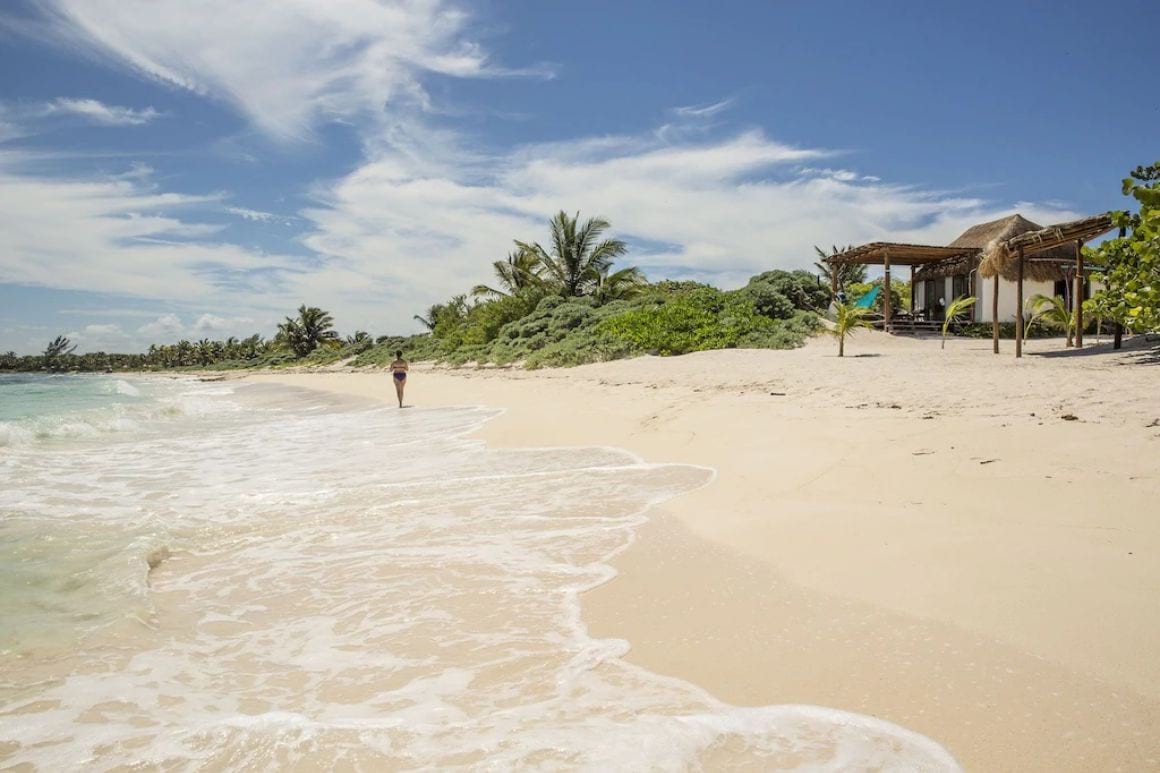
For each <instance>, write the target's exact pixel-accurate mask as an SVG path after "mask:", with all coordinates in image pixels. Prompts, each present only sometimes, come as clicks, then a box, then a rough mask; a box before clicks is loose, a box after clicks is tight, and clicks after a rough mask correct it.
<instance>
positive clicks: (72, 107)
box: [0, 97, 161, 142]
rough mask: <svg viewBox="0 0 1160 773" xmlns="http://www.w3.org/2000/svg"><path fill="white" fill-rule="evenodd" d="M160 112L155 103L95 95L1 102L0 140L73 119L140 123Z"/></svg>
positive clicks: (104, 123) (108, 123) (103, 123)
mask: <svg viewBox="0 0 1160 773" xmlns="http://www.w3.org/2000/svg"><path fill="white" fill-rule="evenodd" d="M160 115H161V113H159V112H158V111H156V110H154V109H153V108H152V107H145V108H140V109H137V108H131V107H121V106H119V105H107V104H105V103H104V102H101V101H99V100H96V99H73V98H69V97H58V98H57V99H53V100H50V101H48V102H0V142H5V141H7V140H13V139H19V138H21V137H29V136H33V135H35V134H37V133H39V132H40V131H42V130H43V129H44V128H46V127H48V128H51V127H53V126H55V125H57V124H59V123H60V122H62V121H68V120H70V119H71V120H74V121H79V122H83V123H87V124H92V125H96V126H110V127H112V126H141V125H143V124H146V123H149V122H150V121H152V120H154V119H155V118H157V117H158V116H160Z"/></svg>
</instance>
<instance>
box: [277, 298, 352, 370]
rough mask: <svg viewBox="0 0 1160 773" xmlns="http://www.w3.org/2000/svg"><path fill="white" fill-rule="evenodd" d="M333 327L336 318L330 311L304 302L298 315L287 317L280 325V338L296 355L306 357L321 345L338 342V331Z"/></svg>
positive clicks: (299, 308)
mask: <svg viewBox="0 0 1160 773" xmlns="http://www.w3.org/2000/svg"><path fill="white" fill-rule="evenodd" d="M333 328H334V318H333V317H331V316H330V314H329V313H327V312H325V311H323V310H322V309H320V308H318V307H317V306H307V305H306V304H302V305H301V306H299V307H298V316H297V317H286V321H285V322H282V323H280V324H279V325H278V339H279V341H280V343H282V345H284V346H285V347H286V348H288V349H290V350H291V351H292V352H294V356H295V357H305V356H306V355H308V354H310V353H311V352H312V351H314V350H315V349H317V348H318V347H319V346H330V345H333V344H335V343H337V342H338V340H339V339H338V333H336V332H334V330H333Z"/></svg>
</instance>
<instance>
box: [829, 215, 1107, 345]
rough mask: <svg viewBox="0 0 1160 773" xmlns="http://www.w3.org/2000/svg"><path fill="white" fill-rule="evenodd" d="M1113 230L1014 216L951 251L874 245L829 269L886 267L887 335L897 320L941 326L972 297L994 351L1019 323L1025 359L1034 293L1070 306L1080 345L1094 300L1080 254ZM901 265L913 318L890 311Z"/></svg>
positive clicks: (1091, 223)
mask: <svg viewBox="0 0 1160 773" xmlns="http://www.w3.org/2000/svg"><path fill="white" fill-rule="evenodd" d="M1110 230H1112V221H1111V216H1110V215H1108V214H1101V215H1094V216H1092V217H1088V218H1084V219H1082V220H1075V221H1070V222H1067V223H1058V224H1056V225H1052V226H1048V227H1046V228H1044V227H1042V226H1040V225H1038V224H1036V223H1033V222H1031V221H1030V220H1028V219H1027V218H1025V217H1023V216H1022V215H1019V214H1015V215H1010V216H1008V217H1004V218H1000V219H998V220H993V221H990V222H987V223H979V224H978V225H974V226H971V227H970V228H968V229H967V230H966V231H964V232H963V233H962V235H960V236H959V237H958V238H957V239H955V240H954V241H952V242H951V243H950V244H948V245H946V246H934V245H919V244H905V243H899V242H872V243H870V244H864V245H862V246H860V247H854V248H851V249H849V250H846V251H845V252H841V253H838V254H837V255H831V256H830V257H828V258H826V259H825V262H826V263H828V264H830V265H831V266H839V265H843V264H849V263H859V264H863V265H881V266H882V267H883V271H884V277H883V285H884V290H885V291H886V292H885V293H884V303H883V327H884V328H885V329H886V330H888V331H891V332H894V331H895V330H896V321H901V320H905V321H906V323H907V324H906V325H905V326H904V327H905V329H911V330H913V329H914V328H915V325H916V324H918V325H923V324H926V325H932V324H934V323H937V322H939V321H940V320H941V319H942V314H943V310H944V309H945V308H946V305H947V304H948V303H949V302H950V300H951V299H953V298H957V297H959V296H962V295H971V296H974V297H975V298H976V299H978V300H977V301H976V302H975V306H974V308H973V309H972V312H971V313H972V316H971V321H974V322H990V323H991V335H992V339H993V349H994V351H995V352H998V351H999V323H1000V322H1010V321H1014V322H1015V327H1016V334H1015V355H1016V356H1017V357H1021V356H1022V355H1023V334H1024V319H1023V314H1021V313H1020V311H1021V310H1022V309H1023V305H1024V302H1025V299H1026V298H1029V297H1031V296H1032V295H1035V294H1037V293H1038V294H1042V295H1060V296H1063V297H1064V298H1065V299H1067V301H1068V303H1069V304H1070V305H1071V308H1073V309H1074V313H1075V316H1076V321H1077V328H1078V329H1079V330H1080V331H1081V332H1080V334H1079V335H1078V336H1077V338H1076V346H1082V345H1083V335H1082V329H1083V307H1082V300H1083V299H1085V298H1088V297H1090V294H1091V282H1090V279H1089V276H1088V274H1089V273H1090V272H1088V271H1086V270H1085V267H1084V264H1083V252H1082V247H1083V243H1084V242H1085V241H1088V240H1090V239H1094V238H1096V237H1097V236H1100V235H1102V234H1104V233H1107V232H1108V231H1110ZM897 265H907V266H909V267H910V292H911V296H910V301H911V303H910V307H911V313H910V314H909V315H896V314H895V313H894V310H893V309H891V308H890V280H891V267H892V266H897ZM836 273H837V272H834V274H835V275H836ZM987 279H990V280H991V281H990V282H987V281H985V280H987ZM835 282H836V278H835ZM831 289H832V290H834V291H835V292H836V291H837V289H838V288H837V287H836V286H835V287H832V288H831ZM1077 301H1078V302H1077ZM916 321H917V322H916Z"/></svg>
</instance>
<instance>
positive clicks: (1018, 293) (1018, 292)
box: [1015, 247, 1023, 357]
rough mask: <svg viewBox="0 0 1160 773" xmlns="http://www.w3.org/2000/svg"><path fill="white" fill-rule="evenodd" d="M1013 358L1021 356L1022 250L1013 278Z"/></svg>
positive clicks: (1020, 249) (1021, 250) (1020, 250)
mask: <svg viewBox="0 0 1160 773" xmlns="http://www.w3.org/2000/svg"><path fill="white" fill-rule="evenodd" d="M1015 301H1016V304H1017V305H1016V306H1015V356H1016V357H1022V356H1023V248H1022V247H1020V248H1019V273H1018V274H1017V275H1016V278H1015Z"/></svg>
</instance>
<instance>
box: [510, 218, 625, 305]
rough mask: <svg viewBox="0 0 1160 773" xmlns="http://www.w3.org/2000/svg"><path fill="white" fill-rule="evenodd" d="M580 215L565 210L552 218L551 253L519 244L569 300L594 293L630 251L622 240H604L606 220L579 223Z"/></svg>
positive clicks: (535, 246) (548, 279) (552, 284)
mask: <svg viewBox="0 0 1160 773" xmlns="http://www.w3.org/2000/svg"><path fill="white" fill-rule="evenodd" d="M579 220H580V213H579V212H577V213H576V215H575V217H570V216H569V215H568V213H567V212H564V211H563V210H561V211H560V212H558V213H556V216H555V217H553V218H552V221H551V229H552V241H551V251H548V250H545V249H544V248H543V247H541V246H540V245H539V244H538V243H532V244H525V243H524V242H519V241H517V242H516V246H517V247H519V248H520V250H521V251H525V252H530V253H532V254H533V255H534V256H535V258H536V260H537V262H538V263H539V264H540V265H541V266H542V267H543V272H544V279H545V280H546V282H547V283H548V284H549V285H551V286H552V288H553V289H554V290H556V291H557V292H559V293H560V295H563V296H565V297H575V296H579V295H588V294H590V293H591V292H592V291H593V290H594V289H595V288H596V287H597V286H598V285H599V283H600V276H601V275H602V274H604V273H606V272H607V271H608V270H609V269H610V268H611V267H612V263H613V261H614V260H616V258H618V257H620V256H621V255H624V254H625V253H626V252H628V246H627V245H625V243H624V242H622V241H620V240H619V239H603V240H602V239H601V238H600V237H601V236H602V235H603V233H604V232H605V231H607V230H608V229H609V228H610V227H611V224H610V223H609V222H608V221H607V220H606V219H605V218H603V217H594V218H589V219H588V220H586V221H585V222H584V224H583V225H581V224H579Z"/></svg>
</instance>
